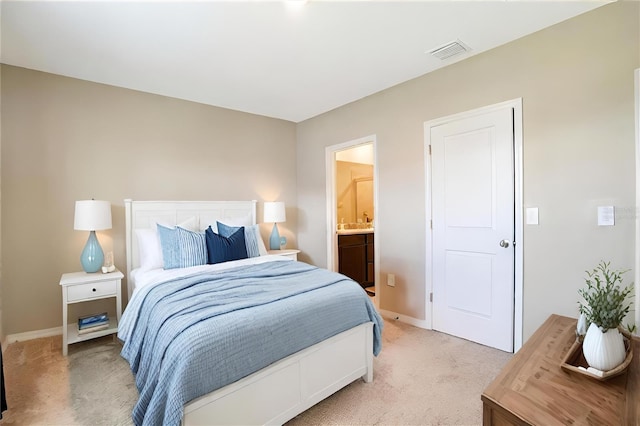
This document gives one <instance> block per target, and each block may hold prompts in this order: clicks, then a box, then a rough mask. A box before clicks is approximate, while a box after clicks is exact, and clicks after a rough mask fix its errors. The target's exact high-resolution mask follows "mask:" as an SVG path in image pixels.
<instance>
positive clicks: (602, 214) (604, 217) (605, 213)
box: [598, 206, 616, 226]
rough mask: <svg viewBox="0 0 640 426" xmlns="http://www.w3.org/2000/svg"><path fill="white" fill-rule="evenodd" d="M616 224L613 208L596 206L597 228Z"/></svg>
mask: <svg viewBox="0 0 640 426" xmlns="http://www.w3.org/2000/svg"><path fill="white" fill-rule="evenodd" d="M615 224H616V209H615V207H614V206H598V226H613V225H615Z"/></svg>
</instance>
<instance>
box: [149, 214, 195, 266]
mask: <svg viewBox="0 0 640 426" xmlns="http://www.w3.org/2000/svg"><path fill="white" fill-rule="evenodd" d="M158 235H159V236H160V245H161V246H162V260H163V263H164V269H175V268H187V267H189V266H197V265H206V263H207V244H206V240H205V237H204V234H202V233H199V232H193V231H189V230H186V229H184V228H181V227H179V226H177V227H175V228H167V227H166V226H162V225H160V224H158Z"/></svg>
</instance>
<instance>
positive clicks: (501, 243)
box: [500, 240, 509, 248]
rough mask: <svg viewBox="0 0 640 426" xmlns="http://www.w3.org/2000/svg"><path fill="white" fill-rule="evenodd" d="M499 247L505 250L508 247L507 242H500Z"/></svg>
mask: <svg viewBox="0 0 640 426" xmlns="http://www.w3.org/2000/svg"><path fill="white" fill-rule="evenodd" d="M500 247H502V248H507V247H509V240H502V241H500Z"/></svg>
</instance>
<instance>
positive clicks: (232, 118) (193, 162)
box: [1, 65, 298, 334]
mask: <svg viewBox="0 0 640 426" xmlns="http://www.w3.org/2000/svg"><path fill="white" fill-rule="evenodd" d="M1 70H2V92H1V96H2V156H1V161H2V163H1V193H2V209H1V215H2V228H1V232H2V234H1V235H2V247H3V249H4V250H3V258H2V263H3V264H4V268H3V270H2V280H3V286H2V287H3V288H2V308H3V311H4V314H3V326H4V333H5V334H13V333H20V332H26V331H31V330H42V329H47V328H52V327H56V326H59V325H60V324H61V322H62V318H61V312H62V311H61V301H62V297H61V290H60V286H59V285H58V282H59V280H60V275H61V274H62V273H64V272H70V271H76V270H80V269H81V267H80V261H79V256H80V252H81V251H82V248H83V246H84V244H85V242H86V239H87V237H88V234H87V233H86V232H80V231H74V230H73V214H74V203H75V201H76V200H80V199H87V198H92V197H93V198H96V199H105V200H109V201H110V202H111V203H112V213H113V229H111V230H109V231H105V232H100V233H99V234H98V238H99V239H100V242H101V244H102V246H103V248H104V249H105V251H107V250H113V252H114V257H115V263H116V266H117V267H118V268H120V269H121V270H124V269H125V253H124V245H125V241H124V203H123V199H124V198H133V199H140V200H155V199H158V200H169V199H172V200H251V199H257V200H258V201H260V203H259V204H258V218H259V221H260V222H261V219H260V218H261V214H262V201H272V200H280V201H284V202H285V203H286V205H287V222H286V223H284V224H281V225H279V228H280V230H281V231H280V232H281V233H282V234H283V235H286V236H287V238H288V240H289V241H290V244H291V246H292V247H296V246H297V245H298V244H297V242H296V238H295V231H296V221H297V209H296V192H295V191H296V168H295V124H294V123H291V122H287V121H282V120H275V119H271V118H266V117H261V116H256V115H251V114H245V113H239V112H235V111H230V110H225V109H221V108H214V107H210V106H206V105H201V104H196V103H193V102H186V101H180V100H176V99H172V98H166V97H161V96H155V95H150V94H145V93H140V92H135V91H131V90H126V89H120V88H115V87H111V86H106V85H100V84H95V83H90V82H85V81H81V80H76V79H71V78H65V77H61V76H56V75H52V74H45V73H40V72H36V71H30V70H26V69H22V68H16V67H11V66H5V65H3V66H2V69H1ZM269 230H270V229H269V226H268V225H265V229H263V236H264V237H266V236H268V233H269ZM125 293H126V291H125ZM98 304H99V305H100V306H97V304H96V305H94V306H92V305H91V304H89V305H86V306H83V307H81V308H78V311H77V312H74V311H72V314H74V313H75V314H77V315H79V314H82V313H90V312H91V311H97V310H99V309H101V308H102V306H103V304H102V303H100V302H98ZM111 305H112V303H111V304H106V307H110V306H111ZM110 310H111V311H112V312H113V308H111V309H110ZM81 311H89V312H81ZM71 318H74V316H73V315H72V316H71Z"/></svg>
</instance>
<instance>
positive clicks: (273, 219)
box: [264, 201, 287, 223]
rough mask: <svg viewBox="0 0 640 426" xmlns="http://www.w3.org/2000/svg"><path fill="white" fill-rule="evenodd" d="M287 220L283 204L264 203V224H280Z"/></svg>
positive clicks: (276, 202)
mask: <svg viewBox="0 0 640 426" xmlns="http://www.w3.org/2000/svg"><path fill="white" fill-rule="evenodd" d="M286 220H287V214H286V213H285V210H284V202H282V201H271V202H265V203H264V221H265V222H266V223H280V222H285V221H286Z"/></svg>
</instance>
